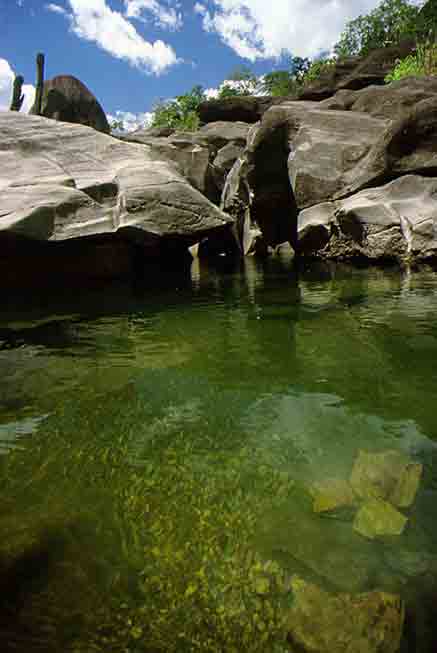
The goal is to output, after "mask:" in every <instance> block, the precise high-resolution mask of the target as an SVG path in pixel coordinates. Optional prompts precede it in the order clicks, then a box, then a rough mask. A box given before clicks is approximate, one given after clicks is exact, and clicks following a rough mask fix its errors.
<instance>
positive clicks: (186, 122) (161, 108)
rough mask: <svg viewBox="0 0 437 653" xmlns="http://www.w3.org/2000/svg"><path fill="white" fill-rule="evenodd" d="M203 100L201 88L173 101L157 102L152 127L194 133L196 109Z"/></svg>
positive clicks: (196, 127) (197, 118) (194, 89)
mask: <svg viewBox="0 0 437 653" xmlns="http://www.w3.org/2000/svg"><path fill="white" fill-rule="evenodd" d="M203 100H205V94H204V92H203V88H202V87H201V86H194V87H193V88H192V89H191V91H190V92H189V93H186V94H185V95H179V96H178V97H177V98H176V99H175V100H169V101H167V102H159V103H158V104H157V105H156V106H155V108H154V116H153V120H152V127H171V128H172V129H179V130H181V131H195V130H196V129H198V127H199V115H198V112H197V110H198V107H199V104H200V103H201V102H203Z"/></svg>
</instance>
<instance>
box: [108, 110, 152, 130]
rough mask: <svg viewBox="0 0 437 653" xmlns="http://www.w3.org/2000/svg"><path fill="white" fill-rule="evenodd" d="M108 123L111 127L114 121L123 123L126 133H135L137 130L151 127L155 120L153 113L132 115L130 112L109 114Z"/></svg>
mask: <svg viewBox="0 0 437 653" xmlns="http://www.w3.org/2000/svg"><path fill="white" fill-rule="evenodd" d="M106 117H107V119H108V122H109V124H110V125H111V124H112V123H113V122H114V121H117V122H121V124H122V126H123V130H122V131H125V132H133V131H135V130H137V129H141V128H145V127H150V125H151V124H152V120H153V112H145V113H131V112H130V111H116V112H115V115H112V114H108V115H107V116H106Z"/></svg>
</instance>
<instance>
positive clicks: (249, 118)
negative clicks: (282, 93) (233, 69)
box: [198, 95, 289, 124]
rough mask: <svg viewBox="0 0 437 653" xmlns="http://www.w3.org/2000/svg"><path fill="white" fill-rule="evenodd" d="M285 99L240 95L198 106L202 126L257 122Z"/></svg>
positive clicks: (209, 101)
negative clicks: (215, 123)
mask: <svg viewBox="0 0 437 653" xmlns="http://www.w3.org/2000/svg"><path fill="white" fill-rule="evenodd" d="M287 99H289V98H287V97H271V96H259V97H254V96H252V95H240V96H236V97H230V98H224V99H222V100H206V101H205V102H202V103H201V104H200V106H199V109H198V111H199V118H200V122H201V123H202V124H207V123H209V122H218V121H226V122H234V121H241V122H247V123H252V124H253V123H255V122H258V120H260V119H261V118H262V116H263V115H264V113H265V112H266V111H267V109H269V108H270V107H272V106H274V105H276V104H281V103H282V102H284V101H285V100H287Z"/></svg>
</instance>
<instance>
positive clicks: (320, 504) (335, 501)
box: [311, 478, 356, 513]
mask: <svg viewBox="0 0 437 653" xmlns="http://www.w3.org/2000/svg"><path fill="white" fill-rule="evenodd" d="M311 494H312V497H313V510H314V512H317V513H324V512H332V511H336V510H339V509H341V508H351V507H352V506H354V505H355V503H356V500H355V496H354V493H353V490H352V488H351V486H350V485H349V483H348V482H347V481H346V480H344V479H341V478H329V479H326V480H325V481H321V482H319V483H315V484H314V485H313V486H312V488H311Z"/></svg>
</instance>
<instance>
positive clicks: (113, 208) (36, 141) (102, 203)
mask: <svg viewBox="0 0 437 653" xmlns="http://www.w3.org/2000/svg"><path fill="white" fill-rule="evenodd" d="M0 134H1V139H2V151H1V153H0V162H1V173H0V193H1V205H2V214H1V217H0V238H6V237H7V238H8V242H9V243H10V242H11V239H14V250H13V251H12V249H9V250H8V249H7V248H6V253H7V252H8V251H10V252H11V259H10V260H8V261H7V262H6V258H8V257H5V258H4V259H3V264H4V266H5V267H7V268H8V270H10V271H12V270H13V269H14V268H15V269H14V270H13V271H14V272H15V273H16V275H17V277H18V276H20V275H19V270H17V269H16V266H15V264H14V260H15V258H16V254H17V251H18V250H19V243H21V242H23V243H26V245H25V247H26V248H28V245H27V243H28V241H33V242H34V243H35V245H34V249H32V251H36V249H38V247H39V246H38V245H37V244H36V243H39V245H41V244H42V243H51V244H52V243H56V244H57V247H58V249H59V248H60V247H59V243H62V242H66V241H68V242H69V254H71V256H72V257H73V260H74V258H75V256H76V258H77V261H78V262H79V261H80V257H81V255H82V254H81V253H82V252H85V251H88V250H90V248H91V250H92V243H95V244H97V243H99V247H100V245H101V244H102V242H105V243H106V245H107V246H108V247H109V248H110V247H111V246H112V243H113V242H117V243H120V246H118V245H117V248H116V249H117V251H118V250H120V251H123V252H124V254H123V256H125V254H126V253H127V252H128V250H131V253H132V252H133V251H134V252H135V257H136V262H135V265H136V264H138V263H141V262H143V261H146V260H147V259H148V258H150V257H152V258H156V257H159V256H160V254H161V253H162V252H163V251H164V250H165V251H166V252H169V253H170V258H171V257H174V256H176V254H177V253H178V252H182V251H183V250H186V249H187V248H188V247H189V246H190V245H192V244H194V243H195V242H197V241H198V240H199V239H200V238H202V237H203V236H206V235H208V234H210V233H211V232H214V231H215V230H222V231H223V230H227V229H228V228H229V226H230V224H231V223H232V219H231V218H230V217H229V216H227V215H225V214H224V213H223V212H222V211H220V210H219V209H218V208H217V207H216V206H214V205H213V204H212V203H211V202H210V201H208V199H207V198H206V197H205V196H204V195H202V194H201V193H200V192H199V191H198V190H196V189H195V188H194V187H193V186H192V185H191V184H190V183H189V182H188V181H187V180H186V179H185V177H184V176H183V175H182V174H181V173H180V172H179V170H178V168H177V166H176V165H174V164H173V163H172V162H171V161H170V160H169V159H165V158H164V157H163V156H162V154H161V152H159V151H158V152H157V151H155V150H154V148H153V146H151V145H137V144H132V143H123V142H120V141H119V140H116V139H114V138H112V137H110V136H106V135H104V134H101V133H99V132H97V131H95V130H94V129H90V128H89V127H84V126H82V125H73V124H67V123H61V122H57V121H54V120H48V119H46V118H41V117H36V116H26V115H21V114H19V113H12V112H11V113H3V114H1V115H0ZM109 243H111V245H110V244H109ZM52 251H54V248H53V249H51V250H50V252H52ZM130 256H131V255H130V254H128V258H129V257H130ZM25 258H26V257H24V259H25ZM85 258H87V257H85ZM91 258H92V255H91ZM95 259H96V261H95V262H94V263H93V265H92V268H93V271H92V276H94V274H97V276H98V275H99V264H98V260H99V250H98V248H97V249H96V250H95ZM83 263H84V261H82V264H80V263H78V265H77V266H76V269H77V274H78V275H82V276H84V277H86V276H87V269H88V271H89V266H88V263H87V264H86V265H84V264H83ZM58 267H59V266H58V265H57V264H55V268H54V269H55V270H56V269H58ZM121 267H123V268H124V267H125V266H124V264H123V265H122V266H121ZM117 269H118V266H117V265H115V264H114V273H115V276H117V274H118V273H117V272H116V270H117ZM104 270H106V271H108V266H106V267H105V266H102V274H103V276H104V277H105V278H106V276H107V274H106V272H105V273H103V272H104ZM110 270H111V266H109V272H110ZM36 271H37V270H36ZM58 271H59V270H58ZM61 271H62V268H61ZM9 276H10V275H9ZM109 276H111V274H109Z"/></svg>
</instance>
